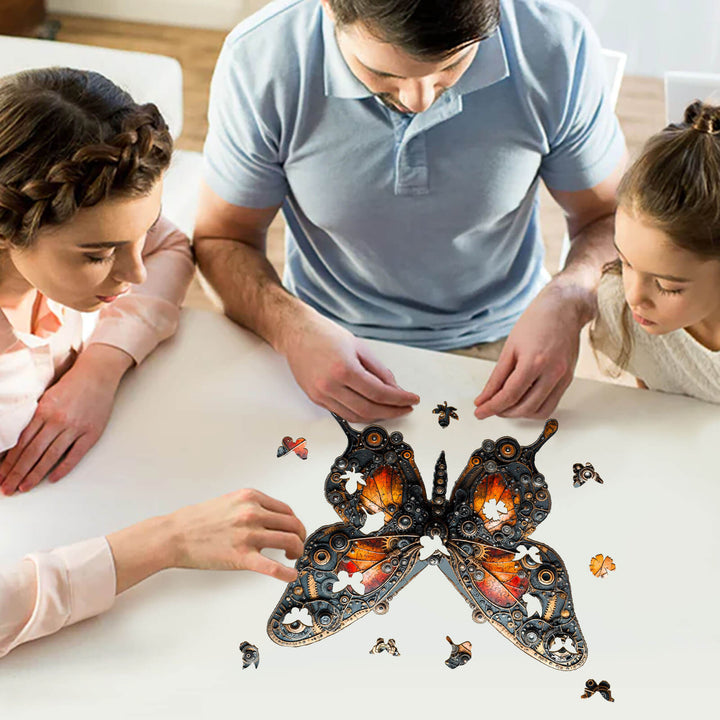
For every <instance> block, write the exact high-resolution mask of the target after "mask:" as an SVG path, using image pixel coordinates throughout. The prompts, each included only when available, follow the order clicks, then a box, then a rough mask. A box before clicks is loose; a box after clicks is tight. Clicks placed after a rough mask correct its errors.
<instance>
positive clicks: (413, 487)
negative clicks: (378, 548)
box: [325, 415, 429, 533]
mask: <svg viewBox="0 0 720 720" xmlns="http://www.w3.org/2000/svg"><path fill="white" fill-rule="evenodd" d="M334 417H335V419H336V420H337V421H338V424H339V425H340V427H341V428H342V429H343V431H344V432H345V436H346V437H347V440H348V445H347V448H346V449H345V452H344V453H343V454H342V455H341V456H340V457H339V458H337V459H336V460H335V463H334V464H333V466H332V468H331V470H330V473H329V475H328V476H327V478H326V480H325V497H326V498H327V499H328V502H329V503H330V504H331V505H332V506H333V508H334V509H335V512H336V513H337V514H338V515H339V516H340V518H341V519H342V520H344V521H345V522H346V523H348V524H349V525H352V526H353V527H356V528H361V527H362V526H363V525H364V524H365V521H366V518H367V515H368V514H370V515H372V514H375V513H378V512H382V513H383V514H384V522H385V527H384V529H385V530H386V531H388V532H403V533H406V532H413V531H414V532H416V533H419V532H420V529H421V528H422V527H424V525H425V522H426V520H427V518H428V517H429V513H428V502H427V495H426V494H425V485H424V484H423V481H422V478H421V477H420V472H419V471H418V469H417V466H416V465H415V453H414V452H413V449H412V447H411V446H410V445H409V444H408V443H406V442H405V441H404V440H403V436H402V433H399V432H392V433H388V432H387V431H386V430H385V428H382V427H380V426H379V425H369V426H368V427H366V428H365V429H364V430H362V431H358V430H354V429H353V428H351V427H350V425H349V424H348V423H347V422H346V421H345V420H343V419H342V418H340V417H338V416H337V415H334ZM348 470H354V471H355V472H361V473H362V475H363V479H364V483H365V484H364V485H363V486H359V487H358V488H357V489H356V490H355V492H354V493H350V492H348V490H347V489H346V487H345V483H346V478H344V477H343V476H344V475H345V474H346V473H347V471H348Z"/></svg>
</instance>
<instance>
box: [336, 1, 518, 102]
mask: <svg viewBox="0 0 720 720" xmlns="http://www.w3.org/2000/svg"><path fill="white" fill-rule="evenodd" d="M322 14H323V18H322V33H323V45H324V51H325V52H324V60H323V64H324V76H325V95H326V96H328V97H338V98H367V97H372V93H371V92H370V91H369V90H368V89H367V88H366V87H365V86H364V85H363V84H362V83H361V82H360V81H359V80H358V79H357V78H356V77H355V75H353V73H352V71H351V70H350V68H349V67H348V65H347V63H346V62H345V58H344V57H343V56H342V53H341V52H340V48H339V47H338V44H337V39H336V38H335V26H334V24H333V22H332V20H330V18H329V17H328V15H327V13H326V12H325V11H324V10H323V11H322ZM509 74H510V70H509V67H508V61H507V54H506V52H505V43H504V42H503V39H502V35H501V34H500V30H499V29H498V30H496V31H495V32H494V33H493V34H492V35H491V36H490V37H489V38H486V39H485V40H483V41H481V42H480V44H479V45H478V49H477V53H476V54H475V58H474V59H473V61H472V63H471V64H470V67H469V68H468V69H467V70H466V71H465V72H464V73H463V76H462V77H461V78H460V80H459V81H458V82H457V83H456V84H455V85H454V86H453V87H452V88H450V90H449V91H448V92H452V94H453V95H455V96H459V95H467V94H468V93H471V92H474V91H475V90H480V89H482V88H484V87H488V86H489V85H493V84H494V83H496V82H499V81H500V80H503V79H504V78H506V77H508V76H509Z"/></svg>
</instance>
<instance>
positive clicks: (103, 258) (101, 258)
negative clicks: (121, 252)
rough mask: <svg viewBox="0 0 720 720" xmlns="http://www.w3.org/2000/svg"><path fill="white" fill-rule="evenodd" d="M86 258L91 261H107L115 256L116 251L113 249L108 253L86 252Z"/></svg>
mask: <svg viewBox="0 0 720 720" xmlns="http://www.w3.org/2000/svg"><path fill="white" fill-rule="evenodd" d="M84 255H85V260H86V261H87V262H90V263H106V262H110V261H111V260H112V259H113V258H114V257H115V251H114V250H111V251H110V252H109V253H108V254H107V255H90V254H88V253H85V254H84Z"/></svg>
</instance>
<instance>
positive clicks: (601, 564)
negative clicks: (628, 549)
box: [590, 553, 615, 577]
mask: <svg viewBox="0 0 720 720" xmlns="http://www.w3.org/2000/svg"><path fill="white" fill-rule="evenodd" d="M614 569H615V563H614V562H613V559H612V558H611V557H610V556H609V555H608V556H607V557H606V556H605V555H603V554H602V553H600V554H598V555H596V556H595V557H594V558H592V560H590V570H591V571H592V574H593V575H595V577H605V576H606V575H607V574H608V572H610V571H611V570H614Z"/></svg>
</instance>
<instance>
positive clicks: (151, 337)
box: [0, 218, 194, 657]
mask: <svg viewBox="0 0 720 720" xmlns="http://www.w3.org/2000/svg"><path fill="white" fill-rule="evenodd" d="M143 261H144V263H145V267H146V269H147V279H146V280H145V282H144V283H143V284H142V285H137V286H134V287H133V289H132V291H131V292H130V293H129V294H127V295H124V296H122V297H119V298H117V299H116V300H114V301H113V302H112V303H111V304H110V305H108V306H107V307H106V308H103V309H102V310H101V311H100V312H99V313H93V314H88V313H80V312H78V311H76V310H71V309H69V308H67V307H63V306H61V305H58V304H57V303H54V302H53V301H52V300H49V299H47V298H45V297H40V298H39V302H38V304H37V306H36V313H35V318H34V322H33V332H32V334H30V333H21V332H17V331H16V330H15V329H14V328H13V327H12V325H11V324H10V322H9V321H8V319H7V318H6V317H5V315H4V313H2V311H0V453H1V452H3V451H5V450H8V449H9V448H11V447H13V446H14V445H15V443H16V442H17V439H18V437H19V436H20V433H21V432H22V431H23V429H24V428H25V426H26V425H27V424H28V423H29V422H30V420H31V419H32V417H33V414H34V412H35V409H36V408H37V404H38V401H39V399H40V397H41V396H42V394H43V393H44V392H45V390H46V389H47V387H48V386H49V385H51V384H52V383H53V382H55V381H56V380H57V379H58V378H59V377H60V376H61V375H62V374H63V373H65V372H66V371H67V370H68V369H69V368H70V367H72V364H73V362H74V361H75V358H76V357H77V355H78V353H79V352H81V351H82V348H83V347H85V346H87V345H90V344H92V343H103V344H105V345H112V346H114V347H117V348H120V349H121V350H124V351H125V352H127V353H128V354H129V355H130V356H131V357H132V358H133V359H134V360H135V362H136V363H140V362H142V360H143V359H144V358H145V357H146V356H147V355H148V354H149V353H150V352H151V351H152V350H153V349H154V348H155V347H156V346H157V345H158V343H160V342H161V341H162V340H165V339H166V338H168V337H170V336H171V335H172V334H173V333H174V332H175V330H176V328H177V324H178V319H179V308H180V304H181V303H182V301H183V298H184V297H185V292H186V291H187V288H188V285H189V284H190V280H191V279H192V275H193V271H194V265H193V259H192V251H191V250H190V244H189V242H188V239H187V238H186V237H185V235H184V234H183V233H182V232H180V231H179V230H178V229H177V228H175V227H174V226H173V225H172V224H171V223H170V222H169V221H168V220H165V219H164V218H162V219H161V220H160V222H158V223H157V225H155V227H154V228H153V229H152V230H151V231H150V232H149V233H148V236H147V239H146V241H145V247H144V249H143ZM84 338H88V339H87V340H85V339H84ZM1 501H2V498H0V502H1ZM114 598H115V565H114V561H113V557H112V553H111V552H110V547H109V545H108V543H107V540H106V539H105V538H104V537H100V538H94V539H92V540H86V541H84V542H80V543H76V544H74V545H70V546H67V547H62V548H57V549H55V550H52V551H51V552H44V553H33V554H31V555H28V556H27V557H26V558H25V559H24V560H22V561H21V562H20V563H19V564H18V565H17V566H15V567H11V568H9V569H6V570H0V657H2V656H3V655H5V654H7V653H8V652H10V650H12V649H13V648H14V647H16V646H17V645H19V644H21V643H24V642H27V641H28V640H33V639H35V638H39V637H42V636H44V635H49V634H50V633H53V632H55V631H57V630H59V629H60V628H62V627H64V626H65V625H70V624H72V623H74V622H78V621H79V620H83V619H85V618H88V617H91V616H93V615H97V614H99V613H101V612H103V611H105V610H107V609H108V608H109V607H110V606H111V605H112V603H113V600H114Z"/></svg>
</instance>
